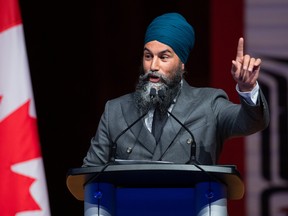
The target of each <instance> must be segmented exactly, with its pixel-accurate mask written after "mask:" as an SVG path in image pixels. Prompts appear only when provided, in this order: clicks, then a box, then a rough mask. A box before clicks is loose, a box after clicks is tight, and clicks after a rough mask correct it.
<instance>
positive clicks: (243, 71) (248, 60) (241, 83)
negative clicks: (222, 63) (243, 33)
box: [231, 38, 261, 92]
mask: <svg viewBox="0 0 288 216" xmlns="http://www.w3.org/2000/svg"><path fill="white" fill-rule="evenodd" d="M260 64H261V59H260V58H257V59H255V58H253V57H251V56H250V55H247V54H245V55H244V39H243V38H240V39H239V41H238V47H237V55H236V59H235V60H233V61H232V69H231V73H232V76H233V78H234V80H235V81H236V82H237V83H238V87H239V90H240V91H242V92H247V91H251V90H252V89H253V88H254V87H255V85H256V82H257V79H258V76H259V72H260Z"/></svg>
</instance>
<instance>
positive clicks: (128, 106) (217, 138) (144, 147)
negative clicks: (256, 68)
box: [83, 81, 269, 166]
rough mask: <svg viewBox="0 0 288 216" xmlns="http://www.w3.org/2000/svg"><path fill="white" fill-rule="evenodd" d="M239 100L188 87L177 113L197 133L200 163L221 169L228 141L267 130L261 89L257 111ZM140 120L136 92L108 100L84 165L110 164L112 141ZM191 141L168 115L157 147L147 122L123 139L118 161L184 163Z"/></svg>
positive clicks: (181, 97) (266, 117)
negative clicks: (135, 101)
mask: <svg viewBox="0 0 288 216" xmlns="http://www.w3.org/2000/svg"><path fill="white" fill-rule="evenodd" d="M240 100H241V104H233V103H232V102H230V101H229V100H228V97H227V95H226V94H225V92H224V91H223V90H220V89H213V88H194V87H191V86H189V85H188V83H187V82H186V81H184V82H183V86H182V89H181V93H180V94H179V97H178V98H177V101H176V103H175V106H174V108H173V110H172V114H174V116H175V117H177V118H178V119H179V120H180V121H181V122H182V123H183V124H184V125H185V126H186V127H187V128H189V130H190V131H191V132H192V133H193V135H194V137H195V141H196V146H197V147H196V158H197V160H198V161H199V162H200V164H216V163H217V159H218V157H219V155H220V153H221V149H222V146H223V143H224V141H225V140H226V139H228V138H231V137H236V136H244V135H249V134H252V133H255V132H257V131H260V130H263V129H265V128H266V127H267V125H268V123H269V111H268V105H267V102H266V100H265V98H264V96H263V94H262V92H261V90H260V93H259V98H258V103H257V105H255V106H252V105H249V104H248V103H246V101H245V100H244V99H242V98H241V99H240ZM139 117H140V114H139V113H138V112H137V109H136V107H135V104H134V101H133V93H131V94H127V95H124V96H121V97H119V98H116V99H113V100H110V101H108V102H107V103H106V106H105V111H104V113H103V115H102V117H101V120H100V122H99V126H98V130H97V132H96V135H95V136H94V137H93V138H92V140H91V146H90V148H89V150H88V152H87V155H86V157H85V158H84V160H83V166H95V165H98V164H104V163H106V162H107V161H108V160H109V152H110V147H111V145H112V143H113V141H115V139H116V137H117V136H118V135H119V134H120V133H121V132H122V131H123V130H125V128H127V127H128V126H129V125H131V124H132V123H133V122H134V121H135V120H136V119H137V118H139ZM190 137H191V136H190V134H189V133H188V132H187V131H186V130H185V129H184V128H183V127H182V126H181V125H180V124H179V123H178V122H177V121H176V120H175V119H173V118H172V117H171V116H169V118H168V120H167V122H166V124H165V126H164V128H163V133H162V136H161V138H160V141H159V143H158V144H157V145H156V141H155V139H154V136H153V135H152V134H151V133H150V132H149V130H148V129H147V128H146V126H145V123H144V119H142V120H141V121H139V122H138V123H136V124H135V125H134V126H133V127H132V128H131V129H130V130H128V131H127V132H125V133H124V134H123V135H122V136H121V137H120V138H119V139H118V141H117V158H118V159H125V160H126V159H127V160H152V161H157V160H162V161H169V162H174V163H181V164H184V163H187V162H188V161H189V159H190V153H191V144H190V143H189V142H187V140H188V139H189V138H190Z"/></svg>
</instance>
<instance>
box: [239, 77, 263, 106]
mask: <svg viewBox="0 0 288 216" xmlns="http://www.w3.org/2000/svg"><path fill="white" fill-rule="evenodd" d="M259 88H260V87H259V85H258V82H257V83H256V86H255V87H254V88H253V89H252V90H251V91H249V92H241V91H240V90H239V87H238V84H237V85H236V91H237V92H238V94H239V95H240V96H241V97H243V98H244V99H245V101H247V103H249V104H251V105H252V104H253V105H256V103H257V98H258V95H259Z"/></svg>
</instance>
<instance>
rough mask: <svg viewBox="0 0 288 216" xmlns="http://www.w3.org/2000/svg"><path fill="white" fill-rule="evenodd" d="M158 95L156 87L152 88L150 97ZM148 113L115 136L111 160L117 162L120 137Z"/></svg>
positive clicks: (111, 149)
mask: <svg viewBox="0 0 288 216" xmlns="http://www.w3.org/2000/svg"><path fill="white" fill-rule="evenodd" d="M155 96H156V89H154V88H152V89H151V90H150V98H151V99H153V98H154V97H155ZM148 110H149V109H148ZM147 113H148V111H147V112H145V113H144V114H143V115H141V116H140V117H139V118H138V119H136V120H135V121H134V122H133V123H132V124H130V125H129V126H128V127H127V128H126V129H124V130H123V131H122V132H121V133H119V134H118V136H117V137H116V138H115V140H114V141H112V145H111V148H110V156H109V162H115V159H116V151H117V141H118V139H119V138H120V137H121V136H122V135H123V134H125V133H126V132H127V131H128V130H129V129H131V128H132V127H133V126H134V125H135V124H136V123H137V122H139V121H140V120H141V119H142V118H144V116H146V115H147Z"/></svg>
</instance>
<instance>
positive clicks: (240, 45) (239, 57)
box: [236, 37, 244, 62]
mask: <svg viewBox="0 0 288 216" xmlns="http://www.w3.org/2000/svg"><path fill="white" fill-rule="evenodd" d="M243 56H244V39H243V38H242V37H241V38H239V41H238V47H237V55H236V61H238V62H241V61H242V59H243Z"/></svg>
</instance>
